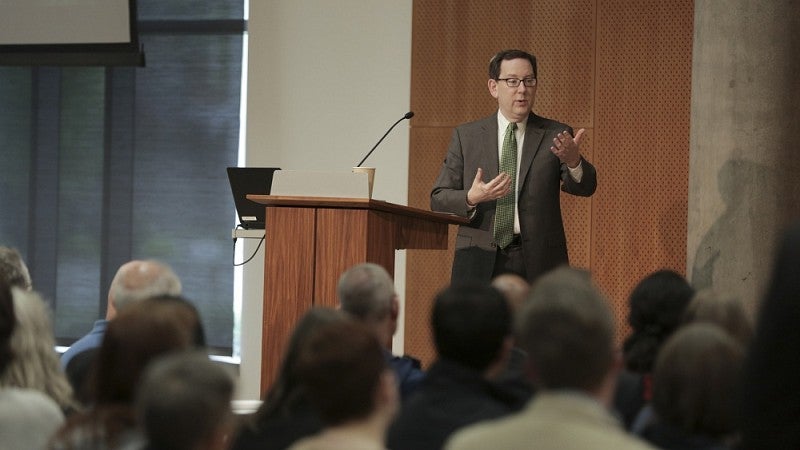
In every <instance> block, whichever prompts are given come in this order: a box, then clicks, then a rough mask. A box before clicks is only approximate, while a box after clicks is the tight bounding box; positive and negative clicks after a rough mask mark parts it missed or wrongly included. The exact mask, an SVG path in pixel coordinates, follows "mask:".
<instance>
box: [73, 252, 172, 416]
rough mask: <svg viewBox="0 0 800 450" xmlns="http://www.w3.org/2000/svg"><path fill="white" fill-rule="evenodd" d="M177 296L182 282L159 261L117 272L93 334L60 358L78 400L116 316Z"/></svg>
mask: <svg viewBox="0 0 800 450" xmlns="http://www.w3.org/2000/svg"><path fill="white" fill-rule="evenodd" d="M180 294H181V282H180V280H179V279H178V276H177V275H175V272H173V271H172V269H171V268H170V267H169V266H167V265H165V264H163V263H160V262H158V261H153V260H144V261H139V260H134V261H130V262H127V263H125V264H123V265H122V266H121V267H120V268H119V270H117V273H116V275H114V279H113V280H112V281H111V286H110V288H109V290H108V301H107V309H106V317H105V319H100V320H97V321H95V323H94V326H93V327H92V330H91V331H90V332H89V333H88V334H86V335H85V336H83V337H82V338H80V339H78V340H77V341H75V342H74V343H73V344H72V345H71V346H70V348H69V349H68V350H67V351H66V352H64V354H63V355H61V367H62V368H63V369H64V371H65V372H66V373H67V377H68V379H69V381H70V383H71V384H72V388H73V389H74V391H75V394H76V397H77V398H78V400H80V401H81V402H85V401H86V400H87V398H86V397H87V394H86V392H85V389H86V378H87V375H88V373H89V367H90V366H91V364H92V362H93V360H94V356H95V354H96V353H97V348H98V347H99V346H100V343H101V342H102V340H103V335H104V333H105V331H106V327H108V323H109V322H110V321H112V320H114V318H115V317H116V316H117V314H118V312H119V311H120V310H122V309H124V308H125V307H127V306H128V305H130V304H133V303H135V302H138V301H141V300H144V299H146V298H150V297H156V296H165V295H166V296H178V295H180Z"/></svg>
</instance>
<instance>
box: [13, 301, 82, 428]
mask: <svg viewBox="0 0 800 450" xmlns="http://www.w3.org/2000/svg"><path fill="white" fill-rule="evenodd" d="M11 294H12V297H13V302H14V313H15V316H16V319H17V320H16V321H17V323H16V329H15V330H14V334H13V336H11V348H12V350H13V352H14V354H15V355H16V356H15V358H14V359H13V360H12V361H11V364H10V365H9V366H8V368H7V369H6V371H5V373H2V374H0V386H12V387H18V388H26V389H34V390H37V391H40V392H42V393H44V394H47V395H48V396H49V397H50V398H52V399H53V401H55V402H56V403H57V404H58V406H59V407H61V409H62V410H63V411H65V412H71V411H74V410H75V409H76V408H78V403H77V402H76V401H75V399H74V397H73V392H72V386H70V384H69V381H67V377H66V376H65V375H64V372H63V371H62V370H61V366H60V365H59V362H58V354H57V353H56V352H55V351H53V349H54V348H55V345H56V344H55V339H54V338H53V323H52V321H51V320H50V310H49V308H48V307H47V305H46V304H45V303H44V300H42V298H41V297H40V296H39V294H38V293H36V292H35V291H31V290H23V289H21V288H18V287H13V288H11Z"/></svg>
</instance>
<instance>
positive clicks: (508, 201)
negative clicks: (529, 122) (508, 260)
mask: <svg viewBox="0 0 800 450" xmlns="http://www.w3.org/2000/svg"><path fill="white" fill-rule="evenodd" d="M516 129H517V124H516V123H513V122H512V123H509V124H508V128H506V135H505V137H504V138H503V152H502V153H501V154H500V172H505V173H507V174H509V175H510V176H511V192H509V193H508V195H506V196H505V197H503V198H498V199H497V206H496V209H495V212H494V241H495V242H496V243H497V245H498V246H500V248H506V247H508V244H510V243H511V241H512V240H513V239H514V203H516V199H517V137H516V136H515V135H514V130H516Z"/></svg>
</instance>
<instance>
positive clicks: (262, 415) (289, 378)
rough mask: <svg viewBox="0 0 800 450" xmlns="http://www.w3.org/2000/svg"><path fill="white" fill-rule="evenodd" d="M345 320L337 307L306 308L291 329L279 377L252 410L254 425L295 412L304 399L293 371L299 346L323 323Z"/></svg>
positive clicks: (321, 327) (347, 317) (345, 317)
mask: <svg viewBox="0 0 800 450" xmlns="http://www.w3.org/2000/svg"><path fill="white" fill-rule="evenodd" d="M345 320H351V319H350V318H349V316H347V315H346V314H344V313H342V312H341V311H339V310H336V309H332V308H323V307H315V308H311V309H310V310H308V311H307V312H306V313H305V314H304V315H303V317H302V318H301V319H300V321H299V322H297V325H296V326H295V327H294V330H292V335H291V337H290V338H289V343H288V344H287V345H286V350H285V352H284V354H283V362H282V363H281V367H280V370H279V372H278V376H277V378H276V379H275V382H274V383H273V385H272V387H270V389H269V391H268V392H267V393H266V397H265V399H264V403H263V404H262V405H261V407H260V408H259V409H258V411H257V412H256V413H255V416H254V420H255V425H256V426H255V427H256V428H258V423H259V421H261V420H269V418H270V417H272V416H274V415H277V414H283V415H287V416H289V415H291V414H292V413H294V412H295V407H296V406H298V402H301V401H304V399H301V397H302V395H301V394H300V389H299V382H298V380H297V377H296V376H295V374H294V371H295V368H296V365H297V359H298V358H299V356H300V349H302V348H303V346H305V344H306V342H308V340H309V339H310V338H311V337H312V336H314V335H315V334H316V333H318V332H319V331H320V330H322V329H324V328H325V327H326V326H328V325H330V324H332V323H337V322H342V321H345Z"/></svg>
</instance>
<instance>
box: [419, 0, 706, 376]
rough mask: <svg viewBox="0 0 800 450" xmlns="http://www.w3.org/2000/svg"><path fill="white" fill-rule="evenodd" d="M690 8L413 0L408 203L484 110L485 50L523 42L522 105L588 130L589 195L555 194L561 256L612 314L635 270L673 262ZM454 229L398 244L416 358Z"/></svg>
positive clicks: (684, 178) (423, 350)
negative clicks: (534, 83) (534, 64)
mask: <svg viewBox="0 0 800 450" xmlns="http://www.w3.org/2000/svg"><path fill="white" fill-rule="evenodd" d="M692 14H693V3H692V2H691V1H686V0H681V1H676V0H669V1H638V2H630V1H622V0H618V1H602V0H585V1H582V0H549V1H525V0H506V1H499V2H486V1H484V0H415V1H414V12H413V33H412V34H413V37H412V40H413V41H412V67H411V69H412V73H411V107H412V110H413V111H414V112H415V114H416V115H415V116H414V120H413V121H412V122H411V138H410V146H411V149H410V161H409V173H410V176H409V204H410V205H412V206H417V207H424V208H427V207H429V195H430V187H431V186H432V183H433V181H434V179H435V178H436V175H437V174H438V171H439V169H440V167H441V163H442V161H443V159H444V155H445V153H446V148H447V144H448V142H449V139H450V135H451V133H452V129H453V127H454V126H456V125H458V124H460V123H463V122H467V121H471V120H475V119H477V118H481V117H484V116H487V115H489V114H492V113H494V112H495V111H496V108H497V103H496V101H495V100H494V99H493V98H492V97H491V96H490V95H489V93H488V90H487V87H486V82H487V78H488V74H487V66H488V62H489V58H490V57H491V56H492V55H493V54H494V53H495V52H497V51H498V50H500V49H503V48H521V49H525V50H528V51H530V52H532V53H533V54H535V55H536V56H537V59H538V80H539V85H538V88H537V94H536V101H535V105H534V111H535V112H537V113H538V114H540V115H543V116H546V117H551V118H553V119H556V120H559V121H562V122H565V123H568V124H570V125H571V126H572V127H573V128H575V129H576V130H577V129H579V128H586V129H587V136H586V141H585V142H584V144H583V145H582V150H583V154H584V155H585V156H586V157H587V158H588V159H589V160H590V161H592V162H593V163H594V164H595V166H596V167H597V169H598V183H599V185H598V191H597V193H596V194H595V195H594V196H593V197H591V198H589V199H586V198H576V197H572V196H567V195H563V196H562V209H563V211H562V213H563V217H564V223H565V227H566V233H567V239H568V246H569V252H570V260H571V263H572V264H573V265H574V266H579V267H585V268H589V269H590V270H591V271H592V273H593V275H594V278H595V280H596V281H597V283H598V284H599V285H600V287H601V288H602V289H603V290H604V292H606V293H607V295H608V296H609V298H610V301H611V304H612V306H613V307H614V309H615V314H616V316H617V317H618V321H619V322H620V323H624V321H625V319H624V318H625V316H626V314H627V309H626V308H625V306H624V305H625V302H626V298H627V295H628V293H629V292H630V290H631V289H632V287H633V286H634V285H635V283H636V282H638V280H639V279H640V278H641V277H642V276H644V275H645V274H646V273H647V272H649V271H652V270H655V269H657V268H661V267H670V268H674V269H676V270H678V271H680V272H682V273H683V272H684V270H685V260H686V257H685V247H686V207H687V200H686V196H687V186H688V153H689V150H688V147H689V146H688V144H689V89H690V86H691V76H690V69H691V48H692V42H691V41H692ZM454 231H455V228H454V227H453V228H452V229H451V233H450V234H451V236H450V249H449V250H448V251H447V252H443V251H419V250H416V251H409V252H408V269H407V271H408V273H407V278H406V284H407V292H406V303H407V306H406V324H405V325H406V341H405V346H406V352H407V353H409V354H412V355H415V356H417V357H420V358H421V359H423V361H424V362H426V363H428V362H430V361H431V360H432V359H433V357H434V351H433V349H432V346H431V343H430V333H429V315H430V307H431V301H432V299H433V296H434V295H435V294H436V292H438V291H439V290H440V289H442V288H443V287H444V286H446V285H447V283H448V282H449V277H450V265H451V263H452V251H453V250H452V249H453V241H454ZM626 332H627V329H626V328H625V327H621V331H620V338H621V337H622V335H623V334H624V333H626Z"/></svg>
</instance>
